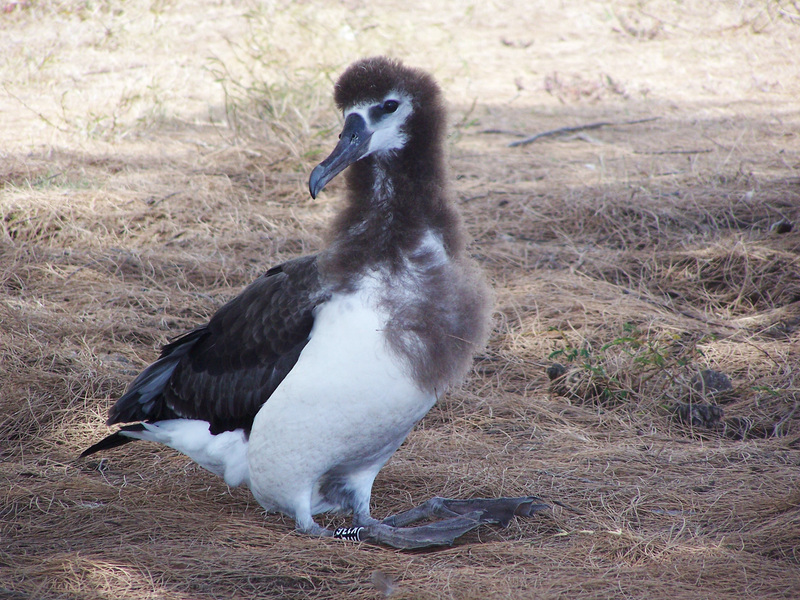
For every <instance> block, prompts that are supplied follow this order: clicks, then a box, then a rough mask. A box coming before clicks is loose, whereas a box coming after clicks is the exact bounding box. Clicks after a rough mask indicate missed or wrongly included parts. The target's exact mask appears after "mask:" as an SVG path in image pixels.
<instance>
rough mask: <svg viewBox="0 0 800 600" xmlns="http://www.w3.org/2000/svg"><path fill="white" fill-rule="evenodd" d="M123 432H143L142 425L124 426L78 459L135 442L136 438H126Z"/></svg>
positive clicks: (84, 452) (91, 447) (85, 451)
mask: <svg viewBox="0 0 800 600" xmlns="http://www.w3.org/2000/svg"><path fill="white" fill-rule="evenodd" d="M125 431H144V425H142V424H141V423H137V424H135V425H126V426H125V427H122V428H121V429H120V430H119V431H117V432H116V433H112V434H111V435H109V436H106V437H104V438H103V439H102V440H100V441H99V442H97V443H96V444H94V445H92V446H90V447H89V448H87V449H86V450H84V451H83V452H81V455H80V458H86V457H87V456H89V455H90V454H94V453H95V452H100V451H101V450H110V449H111V448H116V447H117V446H122V445H123V444H127V443H128V442H135V441H136V439H137V438H133V437H128V436H127V435H125V434H124V433H123V432H125Z"/></svg>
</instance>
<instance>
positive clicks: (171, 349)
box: [106, 326, 207, 425]
mask: <svg viewBox="0 0 800 600" xmlns="http://www.w3.org/2000/svg"><path fill="white" fill-rule="evenodd" d="M206 333H207V327H206V326H203V327H198V328H197V329H193V330H192V331H190V332H189V333H186V334H184V335H182V336H181V337H179V338H178V339H176V340H174V341H172V342H170V343H169V344H167V345H166V346H164V347H163V348H162V350H161V357H160V358H159V359H158V360H157V361H156V362H154V363H153V364H152V365H150V366H149V367H147V368H146V369H145V370H144V371H142V372H141V373H139V376H138V377H136V379H134V380H133V382H132V383H131V384H130V386H128V391H127V392H125V394H124V395H123V396H122V397H121V398H120V399H119V400H117V401H116V403H115V404H114V406H112V407H111V410H109V411H108V421H107V422H106V424H107V425H113V424H115V423H130V422H131V421H162V420H165V419H174V418H175V417H177V416H178V415H176V414H175V413H174V412H173V411H172V410H171V409H170V408H169V407H168V406H167V405H166V404H165V403H164V398H163V396H162V394H163V391H164V387H165V386H166V385H167V383H168V382H169V378H170V377H172V373H173V371H175V367H177V366H178V363H179V362H180V361H181V360H183V358H184V357H185V356H186V355H187V354H188V353H189V351H190V350H191V349H192V347H193V346H194V345H195V344H196V343H197V341H198V340H199V339H201V338H202V337H203V336H205V335H206Z"/></svg>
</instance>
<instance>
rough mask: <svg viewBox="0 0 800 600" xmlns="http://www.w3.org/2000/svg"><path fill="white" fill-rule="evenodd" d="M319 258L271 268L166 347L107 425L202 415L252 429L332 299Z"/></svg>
mask: <svg viewBox="0 0 800 600" xmlns="http://www.w3.org/2000/svg"><path fill="white" fill-rule="evenodd" d="M327 297H328V296H327V294H326V293H325V291H324V290H323V289H322V285H321V282H320V277H319V271H318V269H317V260H316V256H308V257H303V258H298V259H295V260H292V261H289V262H286V263H284V264H282V265H280V266H278V267H274V268H272V269H270V270H269V271H267V273H266V274H265V275H263V276H262V277H259V278H258V279H257V280H256V281H254V282H253V283H252V284H250V285H249V286H248V287H247V288H245V289H244V290H243V291H242V293H241V294H239V295H238V296H237V297H236V298H234V299H233V300H231V301H230V302H228V303H227V304H226V305H224V306H223V307H222V308H220V309H219V311H217V313H216V314H215V315H214V316H213V317H212V318H211V320H210V321H209V322H208V324H207V325H204V326H201V327H198V328H196V329H194V330H192V331H190V332H188V333H186V334H184V335H183V336H181V337H179V338H178V339H176V340H174V341H173V342H171V343H169V344H167V345H165V346H164V347H163V349H162V352H161V357H160V358H159V359H158V360H157V361H156V362H154V363H153V364H152V365H150V366H149V367H147V369H145V370H144V371H143V372H142V373H141V374H140V375H139V376H138V377H137V378H136V379H135V380H134V381H133V383H131V386H130V387H129V389H128V391H127V392H126V393H125V395H124V396H122V397H121V398H120V399H119V400H118V401H117V402H116V404H115V405H114V406H113V407H112V408H111V411H110V412H109V420H108V422H109V424H112V423H126V422H131V421H155V420H163V419H170V418H186V419H202V420H205V421H208V422H209V423H210V424H211V427H210V429H211V433H213V434H217V433H221V432H223V431H232V430H233V429H237V428H240V427H241V428H244V429H245V430H249V429H250V426H251V425H252V422H253V419H254V418H255V415H256V413H257V412H258V410H259V409H260V408H261V406H262V405H263V404H264V402H266V401H267V400H268V399H269V397H270V395H271V394H272V393H273V392H274V391H275V389H276V388H277V387H278V385H280V383H281V381H283V379H284V377H286V375H287V374H288V373H289V371H291V370H292V367H294V365H295V363H296V362H297V359H298V357H299V356H300V353H301V352H302V351H303V348H304V347H305V345H306V343H308V336H309V333H310V332H311V328H312V326H313V324H314V309H315V308H316V307H317V306H318V305H319V304H321V303H322V302H324V301H325V300H326V299H327Z"/></svg>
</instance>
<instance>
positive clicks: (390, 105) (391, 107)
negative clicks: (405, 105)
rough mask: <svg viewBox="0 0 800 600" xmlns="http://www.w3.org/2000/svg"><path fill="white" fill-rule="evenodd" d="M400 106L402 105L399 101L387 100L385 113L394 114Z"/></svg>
mask: <svg viewBox="0 0 800 600" xmlns="http://www.w3.org/2000/svg"><path fill="white" fill-rule="evenodd" d="M398 106H400V103H399V102H398V101H397V100H387V101H386V102H384V103H383V107H382V108H383V112H385V113H393V112H394V111H396V110H397V107H398Z"/></svg>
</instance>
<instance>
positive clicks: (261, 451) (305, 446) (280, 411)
mask: <svg viewBox="0 0 800 600" xmlns="http://www.w3.org/2000/svg"><path fill="white" fill-rule="evenodd" d="M385 323H386V317H385V315H384V314H383V313H382V311H380V310H379V309H377V308H376V307H375V306H374V301H373V299H372V297H371V295H370V294H369V292H367V291H363V290H361V291H358V292H355V293H351V294H341V295H335V296H334V297H333V298H332V299H331V300H330V301H328V302H326V303H325V304H324V305H323V306H322V307H321V309H320V310H319V312H318V314H317V315H316V317H315V322H314V328H313V330H312V332H311V337H310V340H309V342H308V344H307V346H306V347H305V349H304V350H303V352H302V354H301V355H300V358H299V359H298V361H297V364H296V365H295V367H294V368H293V369H292V371H291V372H290V373H289V375H287V377H286V379H284V381H283V382H282V383H281V385H280V386H279V387H278V389H277V390H276V391H275V392H274V393H273V394H272V396H271V397H270V399H269V400H268V401H267V402H266V403H265V404H264V406H263V407H262V408H261V410H260V411H259V412H258V415H257V416H256V418H255V421H254V423H253V428H252V432H251V435H250V443H249V448H248V460H249V464H250V487H251V489H252V491H253V494H254V496H255V497H256V499H257V500H258V502H259V503H260V504H261V505H262V506H264V507H265V508H267V509H268V510H280V511H281V512H284V513H286V514H288V515H290V516H292V517H294V518H295V519H296V520H297V521H298V524H299V525H303V524H305V523H306V522H307V521H310V519H311V515H312V514H316V513H317V512H322V511H325V510H331V509H337V508H345V509H352V508H354V507H353V506H337V505H336V504H335V502H332V501H331V499H330V497H327V496H326V495H325V494H324V490H323V492H322V493H321V490H320V484H321V482H325V481H327V480H329V479H330V476H332V475H335V476H336V477H337V478H338V480H341V481H343V482H345V483H346V484H347V485H349V486H350V487H351V488H352V491H353V492H354V497H356V498H361V499H362V500H363V499H364V498H365V499H366V502H367V503H368V500H369V493H370V489H371V487H372V482H373V480H374V478H375V475H377V473H378V471H379V470H380V468H381V467H382V466H383V465H384V463H385V462H386V461H387V460H388V459H389V457H390V456H391V455H392V454H393V453H394V451H395V450H396V449H397V448H398V447H399V446H400V444H401V443H402V442H403V440H404V439H405V438H406V436H407V435H408V433H409V432H410V431H411V428H412V427H413V426H414V424H415V423H416V422H417V421H419V420H420V419H421V418H422V417H423V416H424V415H425V413H427V412H428V410H430V408H431V406H433V404H434V402H435V400H436V398H435V395H434V393H433V392H431V391H423V390H421V389H419V387H417V385H416V384H415V382H414V381H413V379H412V378H411V376H410V375H409V374H408V373H407V369H406V368H405V366H404V365H403V364H402V362H401V361H400V360H399V359H398V357H397V356H396V355H395V354H393V353H392V351H391V350H390V349H389V347H388V345H387V343H386V340H385V336H384V333H383V329H384V326H385Z"/></svg>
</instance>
